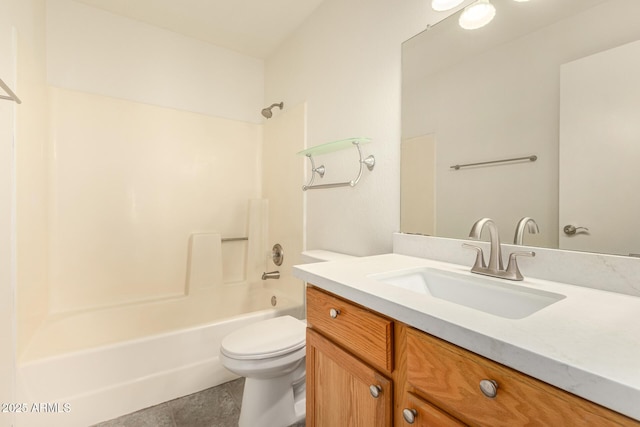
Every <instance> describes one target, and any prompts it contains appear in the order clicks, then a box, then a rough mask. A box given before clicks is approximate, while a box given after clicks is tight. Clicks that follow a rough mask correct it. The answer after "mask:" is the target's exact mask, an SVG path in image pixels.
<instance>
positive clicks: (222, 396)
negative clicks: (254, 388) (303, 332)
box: [94, 378, 305, 427]
mask: <svg viewBox="0 0 640 427" xmlns="http://www.w3.org/2000/svg"><path fill="white" fill-rule="evenodd" d="M243 389H244V378H240V379H238V380H235V381H231V382H228V383H226V384H222V385H219V386H217V387H213V388H209V389H207V390H203V391H201V392H199V393H195V394H190V395H188V396H184V397H181V398H179V399H175V400H171V401H169V402H165V403H161V404H160V405H156V406H152V407H151V408H147V409H143V410H141V411H138V412H134V413H132V414H128V415H124V416H122V417H120V418H116V419H114V420H110V421H106V422H103V423H100V424H97V425H96V426H94V427H237V426H238V418H239V417H240V404H241V403H242V391H243ZM304 425H305V424H304V421H303V422H301V423H297V424H295V425H294V426H291V427H304Z"/></svg>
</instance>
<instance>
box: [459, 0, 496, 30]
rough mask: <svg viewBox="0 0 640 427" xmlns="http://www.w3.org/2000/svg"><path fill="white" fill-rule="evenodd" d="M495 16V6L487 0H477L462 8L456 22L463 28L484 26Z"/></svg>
mask: <svg viewBox="0 0 640 427" xmlns="http://www.w3.org/2000/svg"><path fill="white" fill-rule="evenodd" d="M494 16H496V8H495V7H494V6H493V5H492V4H491V2H490V1H489V0H478V1H476V2H475V3H473V4H472V5H470V6H467V7H465V8H464V12H462V15H460V19H459V20H458V23H459V24H460V26H461V27H462V28H464V29H465V30H476V29H478V28H481V27H484V26H485V25H487V24H488V23H489V22H491V20H492V19H493V18H494Z"/></svg>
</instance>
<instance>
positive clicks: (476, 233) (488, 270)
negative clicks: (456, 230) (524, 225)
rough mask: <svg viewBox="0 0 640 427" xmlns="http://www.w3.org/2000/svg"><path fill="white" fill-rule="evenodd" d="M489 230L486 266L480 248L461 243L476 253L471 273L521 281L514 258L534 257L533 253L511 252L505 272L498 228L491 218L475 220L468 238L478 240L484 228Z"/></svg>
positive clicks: (520, 274)
mask: <svg viewBox="0 0 640 427" xmlns="http://www.w3.org/2000/svg"><path fill="white" fill-rule="evenodd" d="M485 226H486V227H488V228H489V239H490V241H491V249H490V252H489V265H488V266H487V265H486V264H485V262H484V253H483V252H482V248H481V247H479V246H475V245H471V244H469V243H463V245H462V246H463V247H465V248H471V249H474V250H475V251H476V252H477V255H476V262H475V263H474V264H473V267H471V272H472V273H477V274H484V275H485V276H493V277H499V278H501V279H508V280H522V279H524V277H522V273H520V269H519V268H518V263H517V261H516V257H518V256H530V257H533V256H535V255H536V254H535V252H529V251H520V252H512V253H511V254H510V255H509V263H508V264H507V268H506V270H505V269H504V267H503V263H502V248H501V245H500V236H499V235H498V227H497V226H496V224H495V222H493V220H492V219H491V218H481V219H479V220H477V221H476V222H475V223H474V224H473V227H471V231H470V232H469V237H470V238H472V239H474V240H479V239H480V235H481V234H482V230H483V229H484V227H485Z"/></svg>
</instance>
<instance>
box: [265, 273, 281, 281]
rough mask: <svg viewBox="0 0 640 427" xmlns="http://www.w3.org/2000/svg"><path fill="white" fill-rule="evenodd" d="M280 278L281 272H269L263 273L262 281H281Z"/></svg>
mask: <svg viewBox="0 0 640 427" xmlns="http://www.w3.org/2000/svg"><path fill="white" fill-rule="evenodd" d="M279 278H280V272H279V271H269V272H268V273H262V280H267V279H279Z"/></svg>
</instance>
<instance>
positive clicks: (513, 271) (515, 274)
mask: <svg viewBox="0 0 640 427" xmlns="http://www.w3.org/2000/svg"><path fill="white" fill-rule="evenodd" d="M519 256H528V257H534V256H536V253H535V252H533V251H518V252H511V254H509V263H508V264H507V270H506V272H507V274H508V275H510V276H511V280H523V279H524V277H522V273H520V269H519V268H518V261H517V260H516V257H519Z"/></svg>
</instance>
